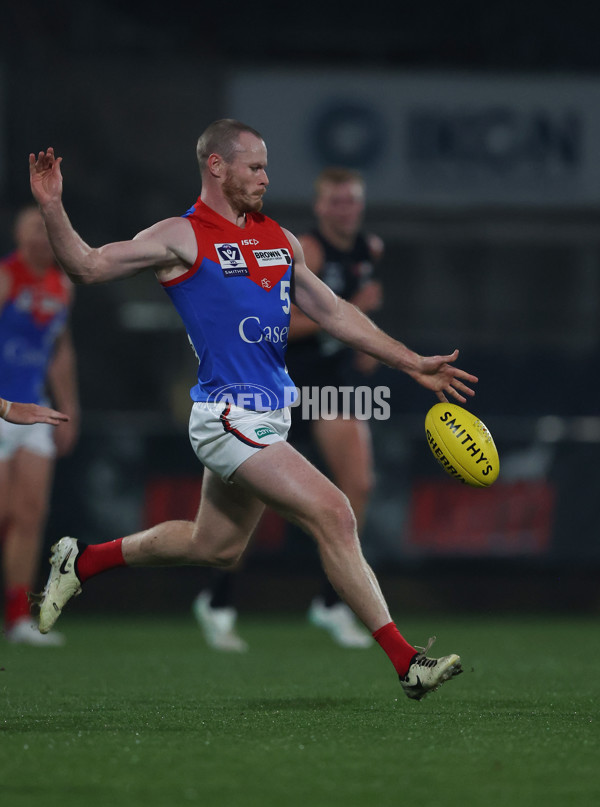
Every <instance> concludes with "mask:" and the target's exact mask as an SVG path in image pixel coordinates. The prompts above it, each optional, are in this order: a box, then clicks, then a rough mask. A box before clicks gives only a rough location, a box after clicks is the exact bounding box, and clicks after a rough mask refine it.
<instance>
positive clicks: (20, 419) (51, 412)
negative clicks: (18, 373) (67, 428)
mask: <svg viewBox="0 0 600 807" xmlns="http://www.w3.org/2000/svg"><path fill="white" fill-rule="evenodd" d="M0 417H1V418H3V419H4V420H6V421H8V423H17V424H19V425H20V426H31V425H32V424H33V423H49V424H50V425H51V426H58V424H59V423H65V422H67V421H68V420H69V417H68V415H64V414H63V413H62V412H57V410H56V409H50V408H49V407H47V406H38V405H37V404H33V403H18V402H14V403H13V402H11V401H6V400H5V399H4V398H0Z"/></svg>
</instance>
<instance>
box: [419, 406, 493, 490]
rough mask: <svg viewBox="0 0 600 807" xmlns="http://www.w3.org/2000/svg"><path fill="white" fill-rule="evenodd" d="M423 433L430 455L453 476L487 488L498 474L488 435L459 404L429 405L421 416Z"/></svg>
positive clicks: (467, 482) (473, 416)
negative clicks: (423, 418)
mask: <svg viewBox="0 0 600 807" xmlns="http://www.w3.org/2000/svg"><path fill="white" fill-rule="evenodd" d="M425 434H426V435H427V442H428V444H429V448H430V449H431V452H432V454H433V456H434V457H435V458H436V460H437V461H438V462H439V464H440V465H441V466H442V468H443V469H444V471H446V473H447V474H448V475H449V476H451V477H452V478H453V479H457V480H458V481H459V482H462V483H464V484H465V485H470V486H471V487H474V488H488V487H489V486H490V485H492V484H493V483H494V482H495V481H496V479H497V478H498V473H499V471H500V460H499V458H498V450H497V448H496V445H495V443H494V440H493V438H492V435H491V434H490V432H489V429H488V428H487V427H486V426H485V424H484V423H482V421H481V420H479V418H478V417H476V416H475V415H473V414H471V412H467V410H466V409H463V407H462V406H458V405H457V404H453V403H438V404H435V406H432V407H431V409H430V410H429V412H428V413H427V415H426V417H425Z"/></svg>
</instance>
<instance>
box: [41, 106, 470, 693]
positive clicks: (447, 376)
mask: <svg viewBox="0 0 600 807" xmlns="http://www.w3.org/2000/svg"><path fill="white" fill-rule="evenodd" d="M197 153H198V161H199V165H200V170H201V174H202V192H201V196H200V203H201V204H199V205H198V208H199V216H198V218H197V220H196V223H195V224H194V222H192V221H190V220H189V219H187V218H185V217H177V218H170V219H166V220H164V221H161V222H159V223H158V224H155V225H154V226H153V227H150V228H149V229H148V230H145V231H144V232H142V233H140V234H139V235H138V236H136V237H135V238H134V239H133V240H132V241H124V242H119V243H113V244H108V245H105V246H103V247H100V248H98V249H95V248H92V247H90V246H89V245H88V244H87V243H86V242H85V241H84V240H83V239H82V238H81V237H80V236H79V235H78V234H77V233H76V232H75V231H74V229H73V227H72V225H71V223H70V221H69V219H68V217H67V214H66V212H65V210H64V207H63V204H62V174H61V170H60V163H61V158H55V155H54V151H53V150H52V149H48V150H47V151H45V152H40V153H39V154H38V156H37V157H36V156H35V155H33V154H32V155H30V158H29V162H30V176H31V187H32V192H33V195H34V197H35V199H36V200H37V202H38V204H39V205H40V209H41V211H42V214H43V216H44V220H45V223H46V228H47V230H48V233H49V236H50V240H51V243H52V247H53V250H54V252H55V254H56V256H57V258H58V260H59V262H60V264H61V266H62V267H63V269H64V270H65V271H66V272H67V274H68V275H69V277H70V278H71V279H72V280H74V281H75V282H79V283H99V282H104V281H109V280H115V279H117V278H125V277H130V276H132V275H134V274H137V273H138V272H141V271H143V270H147V269H151V270H152V271H154V273H155V275H156V277H157V278H158V280H159V281H160V282H161V283H162V284H163V286H166V287H168V286H169V284H173V287H176V288H178V294H177V300H174V302H175V303H176V305H177V308H178V310H179V313H180V315H181V316H182V319H183V321H184V324H185V326H186V328H187V330H188V333H190V337H191V339H192V342H193V343H194V348H195V350H196V353H197V355H198V357H199V359H200V363H199V369H198V384H197V385H196V386H195V387H194V388H193V390H192V396H193V399H194V403H193V406H192V415H191V418H190V437H191V441H192V444H193V446H194V448H195V450H196V454H197V456H198V457H199V459H200V460H201V461H202V462H203V463H204V465H205V472H204V482H203V486H202V487H203V489H202V497H201V501H200V506H199V509H198V515H197V517H196V520H195V521H193V522H192V521H170V522H164V523H162V524H158V525H156V526H155V527H151V528H150V529H147V530H143V531H142V532H139V533H136V534H134V535H129V536H126V537H125V538H120V539H117V540H115V541H109V542H107V543H103V544H96V545H89V546H85V545H83V544H81V543H79V542H77V541H76V540H75V539H74V538H62V539H61V540H60V541H59V542H58V543H57V544H56V545H55V547H54V549H53V556H52V560H51V566H52V568H51V572H50V577H49V579H48V583H47V585H46V588H45V589H44V591H43V593H42V594H41V595H40V596H39V605H40V630H41V631H47V630H49V629H50V628H51V627H52V625H53V624H54V623H55V621H56V619H57V618H58V616H59V615H60V613H61V612H62V609H63V608H64V606H65V604H66V603H67V602H68V601H69V600H70V599H71V597H73V596H75V595H76V594H78V593H79V592H80V591H81V586H82V585H85V582H86V580H88V579H89V578H90V577H91V576H93V575H97V574H98V573H100V572H102V571H104V570H105V569H109V568H114V567H116V566H123V565H129V566H156V565H161V566H167V565H184V564H201V565H209V566H210V565H212V566H232V565H235V564H236V563H237V562H238V560H239V558H240V557H241V555H242V554H243V552H244V550H245V549H246V546H247V544H248V541H249V540H250V537H251V535H252V532H253V530H254V528H255V527H256V524H257V523H258V520H259V518H260V516H261V515H262V513H263V511H264V507H265V505H266V504H268V505H269V506H271V507H272V508H273V509H275V510H276V511H277V512H279V513H280V514H282V515H283V516H285V517H286V518H288V519H290V520H293V521H294V522H295V523H297V524H299V525H300V526H301V527H302V528H303V529H304V530H305V531H306V532H307V533H309V534H310V535H312V536H313V538H314V539H315V541H316V543H317V546H318V549H319V553H320V557H321V561H322V564H323V568H324V570H325V573H326V574H327V576H328V578H329V580H330V581H331V583H332V585H333V586H334V588H335V589H336V590H337V591H338V593H339V594H340V596H341V597H342V599H343V600H344V601H345V602H346V603H347V605H348V606H349V607H350V608H351V609H352V611H353V612H354V613H355V614H356V615H357V617H358V618H359V619H360V620H361V621H362V622H363V624H364V625H365V626H366V627H367V628H368V629H369V630H370V631H371V633H372V634H373V636H374V638H375V639H376V640H377V641H378V642H379V644H380V645H381V647H382V648H383V649H384V651H385V652H386V654H387V655H388V657H389V658H390V660H391V661H392V663H393V665H394V667H395V669H396V671H397V673H398V675H399V677H400V682H401V684H402V687H403V689H404V691H405V692H406V694H407V695H408V697H410V698H414V699H420V698H422V697H423V696H424V695H426V694H427V693H428V692H430V691H432V690H433V689H436V688H437V687H438V686H439V685H440V684H441V683H443V682H444V681H446V680H448V679H449V678H451V677H453V676H454V675H456V674H457V673H459V672H460V671H461V666H460V658H459V657H458V656H457V655H456V654H450V655H448V656H444V657H442V658H439V659H431V658H427V656H426V654H425V651H423V650H421V651H419V650H418V649H417V648H415V647H413V646H412V645H411V644H409V642H407V641H406V639H404V637H403V636H402V635H401V634H400V632H399V631H398V628H397V627H396V625H395V624H394V622H393V621H392V618H391V616H390V612H389V610H388V607H387V604H386V602H385V599H384V597H383V595H382V593H381V590H380V588H379V585H378V583H377V580H376V578H375V575H374V574H373V571H372V570H371V569H370V567H369V566H368V564H367V563H366V561H365V558H364V556H363V554H362V551H361V547H360V542H359V540H358V535H357V531H356V520H355V518H354V514H353V512H352V509H351V507H350V505H349V503H348V499H347V498H346V496H344V494H342V493H341V491H340V490H339V489H338V488H336V487H335V485H334V484H333V483H332V482H330V481H329V480H328V479H327V478H326V477H325V476H323V474H321V473H320V472H319V471H318V470H317V469H316V468H314V466H312V465H311V464H310V463H309V462H308V461H307V460H306V459H305V458H304V457H302V456H301V455H300V454H299V453H298V452H297V451H296V450H295V449H294V448H292V446H290V445H289V443H287V442H286V439H285V438H286V435H287V427H288V426H289V412H287V408H283V409H280V408H273V409H270V408H269V406H270V404H269V402H268V401H266V402H263V406H264V408H260V409H252V408H246V407H245V405H244V401H248V400H249V399H248V398H245V397H244V395H242V394H240V396H239V398H238V401H237V404H231V403H229V402H227V401H225V400H220V401H218V405H216V401H217V396H216V395H215V389H214V388H213V379H214V378H217V380H220V378H221V377H224V374H229V378H227V379H226V381H227V383H228V384H229V385H231V386H232V387H234V388H235V389H237V391H238V392H240V391H241V390H240V388H241V387H243V386H244V384H246V385H251V386H253V387H254V389H255V390H256V389H258V388H259V387H260V385H261V382H262V381H263V380H264V379H265V378H269V379H271V380H272V381H275V380H277V379H279V386H278V388H277V389H274V390H272V392H273V393H274V398H275V402H274V404H273V405H274V406H280V401H281V400H282V399H284V398H285V394H284V393H285V390H284V388H285V387H286V382H285V381H284V379H285V374H284V375H283V376H282V375H281V371H282V370H283V369H284V368H285V364H284V354H282V352H281V350H280V348H281V344H280V342H281V340H282V339H284V337H285V335H286V334H287V330H286V329H287V328H288V325H286V324H285V323H286V319H285V318H283V319H282V316H281V314H282V312H283V314H284V315H285V316H286V317H289V311H290V302H291V300H292V299H293V301H294V302H295V303H296V305H298V307H299V308H300V309H301V310H302V311H303V312H304V313H305V314H306V315H308V316H309V317H311V318H312V319H314V320H315V321H316V322H318V323H319V325H320V326H321V327H322V328H323V329H324V330H326V331H328V332H329V333H330V334H331V335H332V336H334V337H335V338H336V339H339V340H341V341H343V342H346V343H347V344H349V345H350V346H351V347H353V348H354V349H355V350H359V351H363V352H366V353H369V354H370V355H372V356H373V357H374V358H376V359H377V360H379V361H381V362H384V363H386V364H388V365H390V366H392V367H394V368H397V369H398V370H402V371H404V372H405V373H407V374H408V375H410V376H411V377H412V378H413V379H414V380H415V381H417V382H418V383H420V384H422V385H423V386H424V387H426V388H428V389H430V390H432V391H434V392H435V393H436V394H437V395H438V398H439V399H440V400H446V395H451V396H452V397H453V398H455V399H456V400H458V401H461V402H464V401H465V397H464V396H465V395H472V394H473V391H472V389H471V388H470V386H469V384H471V383H475V382H476V381H477V379H476V377H475V376H472V375H470V374H468V373H466V372H465V371H463V370H460V369H458V368H457V367H456V366H455V365H454V362H455V361H456V359H457V356H458V351H454V352H453V353H451V354H449V355H445V356H420V355H418V354H417V353H415V352H414V351H412V350H410V349H409V348H408V347H406V346H405V345H403V344H402V343H400V342H398V341H396V340H395V339H392V338H391V337H389V336H388V335H386V334H385V333H383V332H382V331H381V330H380V329H378V328H377V327H376V326H375V325H374V323H373V322H372V321H371V320H369V319H368V318H367V317H366V316H365V315H364V314H362V313H361V312H360V311H359V310H358V309H357V308H355V307H354V306H352V305H350V304H349V303H347V302H345V301H343V300H342V299H341V298H339V297H337V296H336V295H335V294H334V293H333V292H332V291H331V290H330V289H329V288H328V287H327V286H326V285H325V284H324V283H323V282H322V281H321V280H319V278H318V277H317V276H316V275H315V274H313V273H312V272H311V271H310V270H309V269H308V267H307V266H306V262H305V259H304V254H303V251H302V247H301V246H300V244H299V242H298V240H297V238H295V236H294V235H292V233H290V232H289V231H286V230H281V236H282V240H281V241H280V243H278V244H275V243H271V244H269V245H268V250H267V251H266V252H263V251H262V250H261V246H260V243H259V244H258V245H253V246H252V250H250V251H248V250H244V249H243V247H244V246H245V242H251V241H253V240H255V239H258V240H259V241H260V238H261V233H262V225H263V223H265V225H266V227H267V229H268V231H269V232H270V233H271V234H272V236H273V238H274V239H275V238H277V239H279V237H280V236H279V235H276V230H275V229H274V228H273V224H274V223H271V222H270V220H267V219H266V217H263V216H262V215H261V214H260V212H259V211H260V210H261V208H262V197H263V195H264V193H265V191H266V189H267V185H268V178H267V173H266V167H267V149H266V146H265V143H264V141H263V139H262V137H261V135H260V134H259V133H258V132H257V131H256V130H254V129H252V128H251V127H249V126H246V125H244V124H241V123H239V122H237V121H231V120H223V121H216V122H215V123H213V124H211V126H209V127H208V129H207V130H206V131H205V132H204V133H203V135H202V136H201V137H200V140H199V143H198V150H197ZM198 208H197V209H198ZM213 226H216V232H215V236H216V237H217V238H218V239H219V240H218V241H217V240H214V243H213V249H212V250H209V252H210V254H208V252H207V251H206V250H207V245H208V241H209V232H210V228H211V227H213ZM223 231H225V232H227V233H228V236H227V242H224V241H222V240H221V235H222V232H223ZM229 233H231V235H229ZM232 241H233V242H234V243H232ZM285 242H287V246H286V243H285ZM234 245H235V246H236V248H237V249H231V248H230V247H233V246H234ZM254 250H256V251H254ZM286 250H287V251H288V252H289V255H290V256H291V257H292V259H293V275H292V278H291V280H288V266H286V265H284V263H283V261H282V260H281V258H282V256H283V255H284V253H285V251H286ZM271 259H273V261H274V265H273V266H270V265H268V262H269V261H270V260H271ZM261 262H262V263H261ZM246 270H247V271H246ZM263 280H267V281H268V282H267V283H266V284H263V282H262V281H263ZM288 284H289V285H288ZM267 285H268V288H267ZM186 288H187V291H188V294H186V293H185V290H186ZM261 289H262V291H261ZM203 290H204V291H206V292H207V294H209V295H210V297H209V298H208V299H204V298H203V296H202V291H203ZM257 294H262V295H264V297H262V298H261V306H262V308H261V313H260V314H258V313H257V312H256V311H255V309H254V307H253V306H254V304H255V303H256V300H257V299H258V297H257ZM213 306H217V310H214V309H213ZM232 310H234V311H235V312H236V316H235V318H234V319H233V320H232V319H231V317H230V313H231V311H232ZM219 315H222V316H223V317H224V318H225V324H224V326H223V327H224V330H223V329H221V330H219V333H218V334H217V337H216V338H215V336H214V335H213V334H212V333H211V332H210V330H207V329H205V323H206V322H208V323H217V326H219V324H220V322H219V320H218V319H217V317H218V316H219ZM240 315H241V318H240V319H238V316H240ZM271 317H272V318H273V319H271ZM232 322H233V323H235V324H233V325H232ZM287 322H288V323H289V319H288V320H287ZM196 342H197V343H196ZM245 368H250V369H251V370H252V371H253V372H256V374H257V375H256V376H254V377H247V378H244V377H243V375H242V377H241V378H240V377H236V376H235V375H233V373H236V374H237V373H238V372H240V373H242V374H243V373H244V372H245ZM211 395H213V398H212V399H211V398H210V396H211ZM267 397H268V396H267ZM250 405H251V406H252V404H250Z"/></svg>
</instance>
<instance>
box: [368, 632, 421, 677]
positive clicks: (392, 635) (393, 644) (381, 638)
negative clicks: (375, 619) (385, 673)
mask: <svg viewBox="0 0 600 807" xmlns="http://www.w3.org/2000/svg"><path fill="white" fill-rule="evenodd" d="M373 638H374V639H375V641H376V642H379V644H380V645H381V647H382V648H383V649H384V650H385V652H386V653H387V655H388V657H389V659H390V661H391V662H392V664H393V665H394V667H395V668H396V672H397V673H398V675H399V676H400V678H403V677H404V676H405V675H406V673H407V672H408V668H409V667H410V662H411V661H412V660H413V658H414V656H416V654H417V651H416V650H415V648H414V647H412V645H409V643H408V642H407V641H406V639H405V638H404V637H403V636H402V634H401V633H400V631H399V630H398V628H397V627H396V625H395V624H394V623H393V622H388V624H387V625H384V626H383V628H379V630H376V631H375V633H374V634H373Z"/></svg>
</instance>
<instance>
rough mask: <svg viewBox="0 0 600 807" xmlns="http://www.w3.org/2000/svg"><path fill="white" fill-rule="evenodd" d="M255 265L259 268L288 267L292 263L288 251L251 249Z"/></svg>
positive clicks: (280, 249) (281, 249)
mask: <svg viewBox="0 0 600 807" xmlns="http://www.w3.org/2000/svg"><path fill="white" fill-rule="evenodd" d="M252 252H253V253H254V257H255V258H256V263H257V264H258V265H259V266H261V267H264V266H281V265H282V264H283V265H284V266H289V265H290V263H291V262H292V257H291V255H290V252H289V250H287V249H283V248H278V249H253V250H252Z"/></svg>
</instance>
